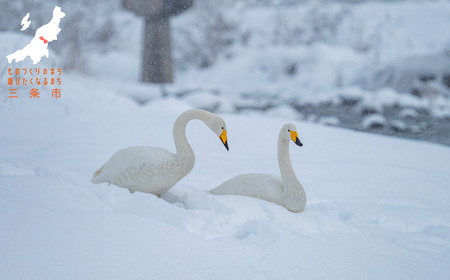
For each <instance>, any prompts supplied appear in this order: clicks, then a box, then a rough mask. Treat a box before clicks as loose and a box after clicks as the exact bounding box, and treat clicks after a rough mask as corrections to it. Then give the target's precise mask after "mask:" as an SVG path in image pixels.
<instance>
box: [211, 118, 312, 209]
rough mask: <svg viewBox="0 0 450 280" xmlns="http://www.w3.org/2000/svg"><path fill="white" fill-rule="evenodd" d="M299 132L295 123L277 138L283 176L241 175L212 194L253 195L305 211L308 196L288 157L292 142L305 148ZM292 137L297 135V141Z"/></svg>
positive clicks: (279, 162)
mask: <svg viewBox="0 0 450 280" xmlns="http://www.w3.org/2000/svg"><path fill="white" fill-rule="evenodd" d="M296 131H297V129H296V128H295V126H294V125H293V124H286V125H284V126H283V128H282V129H281V131H280V134H279V137H278V164H279V167H280V172H281V177H280V176H276V175H271V174H242V175H238V176H236V177H233V178H231V179H229V180H228V181H226V182H224V183H222V184H221V185H219V186H218V187H216V188H215V189H213V190H211V191H210V192H211V193H213V194H218V195H244V196H251V197H255V198H259V199H263V200H267V201H270V202H274V203H277V204H280V205H282V206H284V207H286V208H287V209H288V210H290V211H292V212H300V211H303V210H304V209H305V207H306V202H307V199H306V193H305V190H304V189H303V186H302V185H301V184H300V182H299V181H298V179H297V176H295V173H294V170H293V169H292V165H291V160H290V157H289V141H290V140H293V141H294V142H296V144H297V145H302V144H301V143H300V141H299V140H298V137H297V134H296ZM291 132H292V133H295V134H292V133H291ZM292 135H295V139H293V137H292Z"/></svg>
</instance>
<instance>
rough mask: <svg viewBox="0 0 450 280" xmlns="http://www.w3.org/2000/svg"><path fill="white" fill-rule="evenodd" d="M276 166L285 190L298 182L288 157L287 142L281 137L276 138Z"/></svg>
mask: <svg viewBox="0 0 450 280" xmlns="http://www.w3.org/2000/svg"><path fill="white" fill-rule="evenodd" d="M278 165H279V167H280V173H281V178H282V179H283V185H284V187H285V189H286V188H287V187H292V186H293V185H296V183H297V182H299V181H298V179H297V176H295V173H294V169H293V168H292V163H291V158H290V156H289V140H285V139H282V137H279V138H278ZM292 183H294V184H292Z"/></svg>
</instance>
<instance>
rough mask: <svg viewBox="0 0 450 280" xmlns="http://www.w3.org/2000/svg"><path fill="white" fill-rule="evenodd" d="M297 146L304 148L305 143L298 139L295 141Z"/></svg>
mask: <svg viewBox="0 0 450 280" xmlns="http://www.w3.org/2000/svg"><path fill="white" fill-rule="evenodd" d="M295 144H296V145H297V146H300V147H302V146H303V143H302V142H300V139H298V137H297V139H295Z"/></svg>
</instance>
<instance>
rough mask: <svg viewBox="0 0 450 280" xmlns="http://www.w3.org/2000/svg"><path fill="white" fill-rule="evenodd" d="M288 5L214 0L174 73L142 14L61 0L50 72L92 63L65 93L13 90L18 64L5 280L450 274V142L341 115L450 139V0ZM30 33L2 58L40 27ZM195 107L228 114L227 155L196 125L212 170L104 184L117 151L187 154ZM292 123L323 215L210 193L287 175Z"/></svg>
mask: <svg viewBox="0 0 450 280" xmlns="http://www.w3.org/2000/svg"><path fill="white" fill-rule="evenodd" d="M31 2H33V1H31V0H30V3H31ZM34 2H36V3H37V2H38V1H34ZM231 2H233V3H234V2H235V4H233V3H231ZM246 2H248V3H247V4H246ZM281 2H282V3H285V2H286V3H288V4H286V5H284V4H283V5H281V4H280V3H281ZM281 2H280V1H272V0H268V1H212V0H211V1H209V0H203V1H202V0H199V1H196V2H195V3H197V4H196V5H197V6H195V7H193V8H191V9H190V10H188V11H187V12H185V13H183V14H182V15H180V16H177V17H176V18H175V19H174V20H173V21H172V27H173V34H174V38H175V41H174V58H175V61H176V62H177V66H176V83H175V84H174V85H171V86H155V85H145V84H141V83H139V82H137V80H138V77H139V63H140V58H139V54H140V48H139V46H140V45H141V41H140V40H141V37H140V36H141V35H142V33H141V31H142V30H141V29H139V28H142V20H140V19H138V18H136V17H134V16H133V15H132V14H131V13H127V12H124V11H122V10H120V8H119V6H120V5H119V1H111V2H108V3H109V4H105V3H101V4H92V6H91V9H85V7H84V6H83V5H84V4H83V3H84V2H83V3H82V2H75V1H74V2H67V3H61V4H62V10H63V11H64V12H66V15H67V18H66V21H67V25H65V26H64V25H63V26H62V31H61V37H60V38H61V39H58V41H57V42H55V46H56V43H58V44H60V45H59V54H60V55H59V56H58V55H57V54H56V52H54V51H53V50H50V58H49V59H46V58H44V59H43V60H42V61H41V62H40V64H39V67H41V68H44V67H51V66H56V67H59V66H61V65H66V66H67V65H69V66H70V65H71V63H72V65H82V66H83V69H78V71H80V72H82V71H85V72H83V74H81V73H77V72H70V71H68V70H66V69H64V70H63V75H62V86H61V88H62V93H61V94H62V96H61V98H60V99H52V98H51V92H50V87H42V88H41V98H40V99H37V100H35V99H30V98H29V97H28V96H27V92H26V91H27V90H28V91H29V90H30V89H29V87H27V86H21V87H19V92H20V96H19V98H18V99H10V98H8V97H7V95H8V86H6V81H7V80H6V78H7V68H8V67H10V66H9V65H8V64H7V63H6V60H4V61H1V60H0V78H1V80H2V82H1V83H0V147H1V148H0V260H1V261H0V279H1V280H3V279H6V280H13V279H14V280H17V279H23V280H25V279H45V280H47V279H345V280H347V279H358V280H359V279H408V280H410V279H436V280H437V279H439V280H440V279H450V203H449V202H450V170H449V166H450V148H449V147H446V146H441V145H435V144H430V143H423V142H416V141H411V140H404V139H400V138H394V137H384V136H377V135H373V134H366V133H363V132H356V131H351V130H345V129H341V128H337V127H327V126H324V125H323V124H327V125H339V126H348V127H352V128H356V129H363V130H375V131H378V132H380V130H383V131H381V132H383V133H389V131H400V132H401V134H402V135H405V136H407V137H415V138H422V139H428V140H431V141H436V142H441V143H447V144H449V143H450V142H449V141H450V140H449V139H450V135H449V131H450V130H449V129H450V124H449V121H448V120H449V119H450V94H449V93H450V82H449V80H448V73H447V72H448V71H447V70H448V65H450V62H449V61H450V59H449V57H450V56H449V55H448V50H449V49H450V37H449V34H450V33H448V32H447V31H448V30H449V28H450V14H449V11H450V2H449V1H385V2H381V3H380V2H374V1H362V2H361V3H358V4H348V2H349V1H344V2H346V3H343V4H342V3H333V4H332V3H329V2H326V4H323V3H319V4H317V3H316V1H300V2H301V3H300V2H296V1H281ZM317 2H318V1H317ZM21 3H22V2H20V3H19V2H18V4H17V5H12V4H11V5H9V4H8V5H9V6H8V8H10V7H15V8H14V9H16V8H17V9H19V10H20V9H21V8H20V7H19V6H20V5H22V4H23V3H24V2H23V3H22V4H21ZM42 3H43V2H42ZM80 3H81V4H80ZM277 3H278V4H277ZM299 3H300V4H299ZM50 6H51V8H53V7H52V6H53V4H51V3H50V2H45V5H43V6H42V7H41V6H37V7H35V9H36V11H37V10H39V9H41V10H42V11H41V10H39V11H40V12H41V13H43V11H45V10H46V9H47V8H48V7H50ZM71 8H72V9H75V10H70V9H71ZM14 9H12V10H14ZM22 9H24V8H23V7H22ZM76 9H78V10H76ZM100 10H101V11H102V14H105V11H108V13H107V14H109V15H110V17H108V18H103V17H102V18H98V17H95V16H94V15H95V14H97V13H99V12H98V11H100ZM49 11H50V10H49ZM8 12H9V13H11V14H14V15H15V14H16V13H12V12H11V10H8V9H5V10H2V13H3V14H4V13H8ZM80 13H81V15H80ZM83 13H84V14H83ZM24 15H25V14H24ZM31 16H32V18H31V20H35V21H34V22H36V21H37V19H36V18H33V13H31ZM83 16H84V17H83ZM40 18H41V21H42V22H45V21H46V20H47V19H46V17H45V16H43V15H40ZM80 18H81V19H82V20H80ZM38 19H39V18H38ZM18 20H20V19H18ZM5 22H6V23H7V24H8V26H9V24H10V23H9V21H8V20H7V17H6V16H4V17H2V18H1V19H0V23H5ZM38 22H39V21H38ZM17 24H19V22H17ZM62 24H64V22H62ZM91 27H92V28H91ZM9 30H11V29H9ZM14 30H15V29H14ZM15 31H16V32H0V57H2V56H5V55H7V54H9V53H11V52H13V51H15V50H16V49H19V48H20V47H23V45H24V44H26V43H27V42H29V40H30V38H31V37H30V36H29V35H25V34H18V33H17V30H15ZM102 32H103V33H102ZM214 32H216V33H214ZM102 34H103V35H104V36H103V37H102V36H100V35H102ZM64 36H66V37H64ZM83 36H84V37H83ZM211 36H212V37H211ZM94 38H95V39H99V38H100V39H104V40H105V41H104V42H103V41H101V40H100V41H95V40H94ZM108 38H109V39H108ZM208 38H213V39H214V40H209V39H208ZM77 40H78V41H77ZM76 42H78V43H79V42H84V43H85V44H82V45H80V46H79V47H80V48H75V49H71V47H73V46H75V47H76V46H77V45H76ZM72 43H73V45H71V44H72ZM95 44H100V45H101V46H102V47H101V48H99V47H98V46H96V45H95ZM221 44H222V45H221ZM64 45H65V46H66V47H64ZM61 46H63V47H61ZM96 48H97V49H96ZM70 54H73V57H71V58H70V57H69V56H70ZM70 59H72V60H70ZM69 66H67V67H69ZM197 66H201V67H203V68H198V67H197ZM11 67H16V66H15V65H12V66H11ZM18 67H19V68H23V67H33V66H32V65H30V64H29V63H27V62H23V63H20V64H19V66H18ZM81 70H82V71H81ZM422 70H423V71H425V72H423V71H422ZM446 77H447V78H446ZM413 92H414V93H415V94H416V95H414V94H412V93H413ZM192 107H202V108H207V109H209V110H213V111H215V112H217V113H218V114H220V115H221V116H222V117H223V119H224V120H225V121H226V122H227V128H228V139H229V146H230V151H229V152H227V151H226V150H225V149H224V148H223V145H222V144H221V143H220V141H219V139H217V136H215V135H214V134H213V133H211V131H210V130H209V129H208V128H207V127H206V126H205V125H204V124H202V123H201V122H199V121H192V122H191V123H189V124H188V126H187V137H188V140H189V142H190V143H191V145H192V147H193V149H194V152H195V154H196V164H195V166H194V169H193V171H192V172H191V173H190V174H189V175H188V176H187V177H185V178H184V179H183V180H182V181H180V182H179V183H178V184H176V185H175V186H174V187H173V188H172V189H171V190H169V192H167V193H165V194H163V195H162V196H161V198H158V197H156V196H154V195H151V194H144V193H133V194H130V193H129V192H128V191H127V190H125V189H121V188H118V187H115V186H112V185H111V186H108V185H106V184H103V185H96V184H93V183H91V182H90V178H91V175H92V173H93V172H94V171H95V170H96V169H97V168H98V167H100V166H101V165H102V164H103V163H104V162H105V161H106V160H107V159H108V158H109V157H110V156H111V155H112V154H113V153H114V152H115V151H117V150H119V149H122V148H125V147H129V146H142V145H150V146H160V147H163V148H166V149H168V150H171V151H174V144H173V139H172V125H173V122H174V121H175V119H176V117H177V116H178V115H179V114H180V113H182V112H183V111H185V110H187V109H189V108H192ZM287 122H292V123H294V124H295V125H296V126H297V128H298V130H299V137H300V139H301V141H302V142H303V144H304V146H303V147H297V146H295V145H291V147H290V149H291V150H290V154H291V159H292V162H293V167H294V170H295V172H296V174H297V176H298V177H299V180H300V181H301V183H302V184H303V186H304V188H305V190H306V193H307V197H308V204H307V207H306V211H305V212H302V213H297V214H294V213H291V212H289V211H287V210H286V209H285V208H283V207H281V206H278V205H275V204H272V203H269V202H265V201H261V200H257V199H253V198H249V197H237V196H214V195H211V194H209V193H208V192H207V191H208V190H210V189H212V188H214V187H216V186H217V185H219V184H220V183H222V182H224V181H225V180H227V179H229V178H231V177H233V176H235V175H238V174H241V173H254V172H260V173H273V174H278V172H279V170H278V165H277V157H276V143H277V137H278V132H279V129H280V127H281V126H282V125H283V124H285V123H287ZM433 126H439V129H436V130H432V128H433ZM446 127H449V129H446ZM430 129H431V130H432V131H431V132H429V131H430ZM427 132H428V133H429V135H428V136H427ZM430 135H431V136H430ZM427 137H428V138H427ZM433 137H434V138H433Z"/></svg>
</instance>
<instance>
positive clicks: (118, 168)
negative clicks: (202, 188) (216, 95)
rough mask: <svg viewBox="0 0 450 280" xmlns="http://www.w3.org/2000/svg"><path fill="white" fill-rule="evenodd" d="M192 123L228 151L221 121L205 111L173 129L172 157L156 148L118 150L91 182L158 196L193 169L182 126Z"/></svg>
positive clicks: (185, 115) (185, 117) (190, 114)
mask: <svg viewBox="0 0 450 280" xmlns="http://www.w3.org/2000/svg"><path fill="white" fill-rule="evenodd" d="M192 119H199V120H201V121H203V122H204V123H205V124H206V125H207V126H208V127H209V128H210V129H211V130H212V131H213V132H214V133H215V134H217V136H219V138H220V140H221V141H222V143H223V144H224V145H225V148H226V149H227V150H228V142H227V131H226V126H225V122H224V121H223V120H222V118H221V117H219V116H217V115H215V114H212V113H210V112H208V111H205V110H199V109H193V110H188V111H186V112H184V113H182V114H181V115H180V116H179V117H178V118H177V119H176V121H175V123H174V125H173V138H174V141H175V147H176V150H177V153H176V154H173V153H171V152H169V151H167V150H165V149H162V148H158V147H130V148H126V149H123V150H120V151H118V152H116V153H115V154H113V155H112V157H111V158H110V159H109V160H108V161H107V162H106V163H105V164H104V165H103V166H102V167H100V169H98V170H97V171H96V172H95V173H94V175H93V177H92V179H91V181H92V182H93V183H97V184H98V183H109V184H113V185H116V186H119V187H122V188H127V189H128V190H130V192H134V191H139V192H146V193H152V194H156V195H158V196H159V195H160V194H162V193H163V192H166V191H167V190H169V189H170V188H171V187H173V186H174V185H175V184H176V183H177V182H178V181H180V180H181V179H182V178H183V177H184V176H186V175H187V174H188V173H189V172H190V171H191V170H192V168H193V167H194V163H195V156H194V152H193V151H192V148H191V146H190V145H189V143H188V142H187V139H186V133H185V129H186V124H187V123H188V122H189V121H190V120H192Z"/></svg>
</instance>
